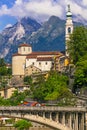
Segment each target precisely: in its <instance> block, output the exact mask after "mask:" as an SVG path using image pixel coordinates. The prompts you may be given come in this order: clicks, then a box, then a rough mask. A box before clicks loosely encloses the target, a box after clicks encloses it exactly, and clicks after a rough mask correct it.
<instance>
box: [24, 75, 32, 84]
mask: <svg viewBox="0 0 87 130" xmlns="http://www.w3.org/2000/svg"><path fill="white" fill-rule="evenodd" d="M24 83H25V84H26V85H32V77H31V76H26V77H24Z"/></svg>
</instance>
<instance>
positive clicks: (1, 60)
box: [0, 58, 5, 67]
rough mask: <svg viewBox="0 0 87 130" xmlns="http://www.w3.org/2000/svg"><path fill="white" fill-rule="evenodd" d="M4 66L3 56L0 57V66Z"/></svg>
mask: <svg viewBox="0 0 87 130" xmlns="http://www.w3.org/2000/svg"><path fill="white" fill-rule="evenodd" d="M3 66H5V61H4V59H3V58H1V59H0V67H3Z"/></svg>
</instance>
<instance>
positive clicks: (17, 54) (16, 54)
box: [12, 53, 26, 56]
mask: <svg viewBox="0 0 87 130" xmlns="http://www.w3.org/2000/svg"><path fill="white" fill-rule="evenodd" d="M12 56H26V54H19V53H15V54H13V55H12Z"/></svg>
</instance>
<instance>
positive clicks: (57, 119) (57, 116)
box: [56, 112, 59, 123]
mask: <svg viewBox="0 0 87 130" xmlns="http://www.w3.org/2000/svg"><path fill="white" fill-rule="evenodd" d="M56 122H57V123H59V113H58V112H57V113H56Z"/></svg>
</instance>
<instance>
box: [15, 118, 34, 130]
mask: <svg viewBox="0 0 87 130" xmlns="http://www.w3.org/2000/svg"><path fill="white" fill-rule="evenodd" d="M14 127H15V128H17V129H18V130H29V128H30V127H32V124H31V122H28V121H27V120H23V119H22V120H18V121H16V122H15V124H14Z"/></svg>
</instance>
